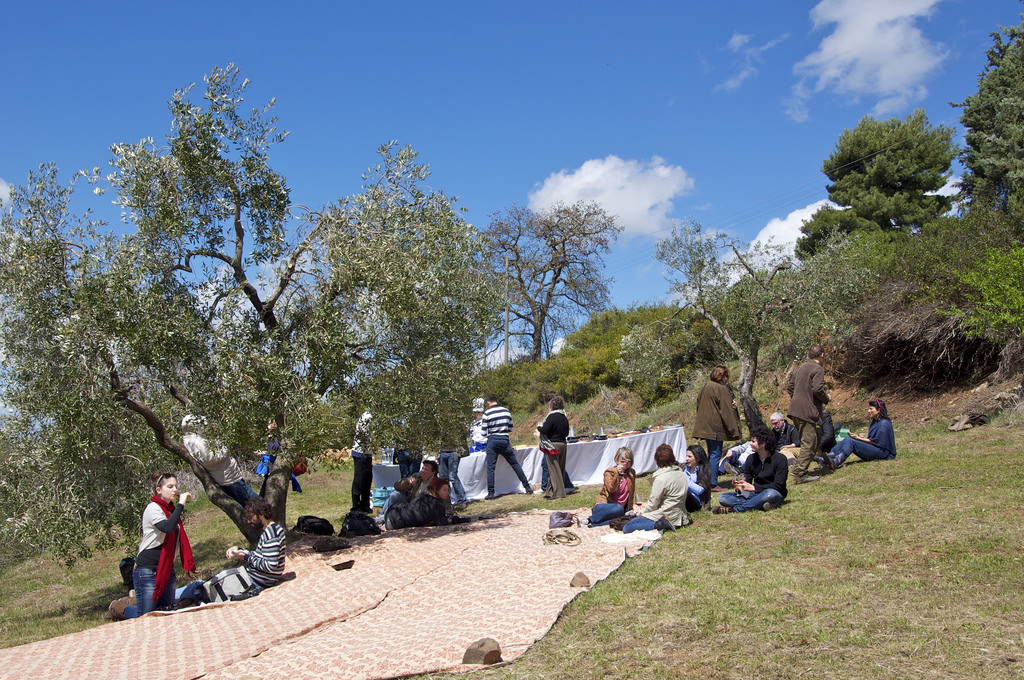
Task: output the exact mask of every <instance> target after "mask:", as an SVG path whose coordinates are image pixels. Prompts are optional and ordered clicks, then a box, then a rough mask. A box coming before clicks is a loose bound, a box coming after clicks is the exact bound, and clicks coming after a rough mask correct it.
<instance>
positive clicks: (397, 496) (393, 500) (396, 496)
mask: <svg viewBox="0 0 1024 680" xmlns="http://www.w3.org/2000/svg"><path fill="white" fill-rule="evenodd" d="M408 502H409V495H408V494H407V493H405V492H404V491H392V492H391V493H390V494H388V497H387V499H386V500H385V501H384V505H382V506H381V508H380V512H378V513H377V519H378V523H379V520H382V519H386V517H387V513H388V508H390V507H391V506H392V505H405V504H406V503H408Z"/></svg>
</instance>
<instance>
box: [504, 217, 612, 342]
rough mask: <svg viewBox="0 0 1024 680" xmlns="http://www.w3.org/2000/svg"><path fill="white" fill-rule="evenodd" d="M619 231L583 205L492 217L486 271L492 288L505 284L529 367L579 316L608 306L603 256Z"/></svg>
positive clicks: (515, 331) (514, 329)
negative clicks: (491, 273)
mask: <svg viewBox="0 0 1024 680" xmlns="http://www.w3.org/2000/svg"><path fill="white" fill-rule="evenodd" d="M621 231H622V227H621V226H619V225H618V224H616V221H615V218H614V217H613V216H611V215H609V214H608V213H607V212H605V210H604V208H602V207H601V206H600V205H599V204H597V203H584V202H582V201H580V202H577V203H574V204H572V205H565V204H562V203H559V204H556V205H555V206H553V207H551V208H550V209H548V210H545V211H540V212H535V211H533V210H530V209H528V208H523V207H520V206H512V207H511V208H509V209H508V210H506V211H504V212H497V213H494V214H493V215H492V216H491V224H490V226H489V228H488V230H487V234H486V236H487V244H488V248H489V254H490V258H491V264H490V266H491V269H492V271H494V272H495V278H496V281H498V282H499V283H498V284H497V285H498V286H502V285H507V286H508V291H509V311H510V314H511V317H512V321H511V330H510V333H511V335H513V336H517V337H519V338H521V339H524V340H525V344H526V346H527V347H528V348H529V358H530V361H538V360H540V359H541V357H542V356H543V354H544V353H545V350H547V351H548V352H550V350H551V345H552V342H553V340H554V339H555V338H557V337H558V336H559V335H562V334H565V333H568V332H570V331H572V330H573V329H574V328H575V323H574V321H575V319H576V317H577V316H578V315H579V314H580V313H581V312H583V313H586V314H594V313H596V312H599V311H601V310H602V309H604V308H605V307H606V306H607V305H608V284H609V282H610V279H608V278H607V277H605V275H604V273H603V270H604V260H603V256H604V255H605V254H607V253H608V252H609V251H610V249H611V244H612V243H613V242H614V241H615V239H616V238H617V237H618V235H619V232H621ZM500 290H501V288H500V287H499V288H497V289H496V290H495V291H494V294H495V295H498V294H499V291H500Z"/></svg>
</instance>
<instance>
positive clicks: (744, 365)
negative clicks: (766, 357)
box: [739, 347, 764, 439]
mask: <svg viewBox="0 0 1024 680" xmlns="http://www.w3.org/2000/svg"><path fill="white" fill-rule="evenodd" d="M752 350H753V351H752V352H751V353H749V354H747V353H744V354H743V355H742V356H740V380H739V382H740V406H742V407H743V417H744V418H745V419H746V421H747V439H750V433H751V432H752V431H753V429H754V428H755V427H758V426H760V425H764V418H763V417H762V416H761V407H760V406H759V405H758V403H757V400H756V399H754V378H755V376H756V375H757V355H758V353H759V352H760V347H754V348H752Z"/></svg>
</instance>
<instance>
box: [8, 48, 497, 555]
mask: <svg viewBox="0 0 1024 680" xmlns="http://www.w3.org/2000/svg"><path fill="white" fill-rule="evenodd" d="M205 85H206V86H205V91H204V92H203V93H202V97H201V99H200V101H199V102H197V101H196V99H198V98H197V97H196V96H195V93H194V92H193V90H192V88H191V87H189V88H185V89H183V90H180V91H178V92H176V93H175V94H174V96H173V98H172V99H171V101H170V103H169V104H170V109H171V114H172V125H171V132H170V134H169V135H168V137H167V140H166V143H165V144H162V145H159V144H157V143H155V142H154V141H153V140H152V139H147V140H143V141H141V142H139V143H135V144H118V145H115V146H114V147H112V151H113V159H112V160H111V165H112V168H113V171H112V172H111V173H110V174H109V175H107V176H106V177H102V176H100V173H99V169H98V168H96V169H95V170H94V171H93V173H91V174H85V173H79V175H76V179H78V180H82V179H83V177H82V175H85V177H84V179H86V180H88V181H90V182H92V183H93V185H94V186H95V189H94V191H96V192H97V193H101V192H102V191H103V190H104V189H107V188H109V189H111V190H112V191H113V192H114V194H115V195H116V199H115V202H116V203H117V204H118V205H119V206H120V207H121V210H122V216H123V219H124V221H125V223H126V227H125V228H124V229H123V233H122V234H120V235H115V234H108V233H103V232H102V231H101V230H102V228H103V225H101V224H98V223H96V222H94V221H92V220H90V219H89V215H85V216H84V217H79V218H76V217H74V216H73V215H72V210H71V199H72V186H62V185H61V184H60V181H59V178H58V172H57V170H56V168H54V167H52V166H42V167H40V169H39V170H38V171H36V172H33V173H31V175H30V176H29V180H28V183H27V185H26V186H24V187H16V188H14V190H13V191H12V194H11V204H12V210H10V211H8V212H5V214H4V215H3V217H2V222H0V258H2V260H0V301H2V311H0V313H2V314H3V324H2V326H0V351H2V352H3V356H4V371H3V380H2V384H0V388H2V400H3V403H4V405H5V406H6V407H7V409H8V411H7V413H6V415H5V416H4V418H3V430H2V436H3V439H4V443H5V446H4V447H3V449H2V453H0V456H2V466H3V469H4V471H5V475H4V477H3V480H2V481H0V505H3V506H4V511H3V512H4V519H5V520H6V521H5V522H3V524H2V526H3V528H0V533H10V534H11V536H10V538H12V539H13V540H16V541H21V542H23V543H26V544H30V545H38V546H39V547H40V548H54V549H57V550H58V551H62V554H65V555H69V556H73V555H74V554H77V553H80V552H82V551H83V550H85V549H87V544H86V541H85V540H84V538H82V539H81V540H78V539H76V538H75V536H84V535H85V534H86V533H93V534H95V533H96V531H98V530H102V529H106V528H108V527H111V526H113V525H115V524H120V525H122V526H123V527H125V528H127V529H129V530H130V532H131V533H132V534H133V535H134V529H135V526H136V525H137V522H138V514H139V513H140V512H141V510H142V503H144V501H145V499H146V498H148V496H149V492H148V491H147V489H146V485H145V484H144V483H143V480H145V479H146V478H148V475H149V473H151V472H153V471H154V470H157V469H159V468H160V467H161V466H164V467H167V466H168V465H176V466H178V467H181V466H188V467H191V469H192V470H193V471H194V472H195V473H196V475H197V476H198V477H199V478H200V479H201V481H202V483H203V485H204V487H205V489H206V491H207V493H208V494H209V496H210V499H211V500H212V501H213V502H214V503H215V504H216V505H217V506H219V507H220V508H221V509H222V510H224V512H225V513H227V514H228V515H229V516H230V517H231V518H232V520H234V522H235V523H236V525H237V526H238V527H239V530H240V531H242V533H243V534H245V535H246V536H247V537H248V538H250V539H254V538H255V537H256V536H257V535H258V533H259V532H258V530H257V529H255V528H253V527H250V526H248V525H247V524H246V523H245V522H244V517H243V513H242V508H241V507H240V506H239V505H238V504H237V503H236V502H235V501H233V500H232V499H231V498H230V497H228V496H227V495H226V494H225V493H223V491H221V490H220V488H219V487H217V486H216V484H215V483H213V480H212V479H211V478H210V476H209V474H208V473H207V472H206V471H205V470H204V469H203V468H202V467H201V466H199V465H198V464H197V463H196V461H194V460H193V459H192V458H191V456H190V455H189V453H188V452H187V450H186V449H185V448H184V447H183V445H182V443H181V430H180V427H179V425H180V422H181V419H182V417H183V415H185V414H196V415H201V416H203V417H205V418H206V419H207V420H208V422H209V423H210V425H211V429H212V430H213V432H214V435H215V436H216V437H217V438H218V439H219V440H220V441H221V442H222V443H224V444H225V445H227V446H228V447H229V449H230V450H231V451H232V453H233V454H235V455H236V456H247V455H251V452H252V451H253V450H254V449H258V448H260V447H261V446H262V445H263V443H264V436H265V432H266V427H267V423H268V420H271V419H273V420H275V421H276V422H277V424H278V426H279V433H280V437H281V440H282V442H283V443H284V446H283V447H282V451H281V454H280V460H279V464H278V465H277V467H275V469H274V472H273V473H272V474H271V475H270V478H269V480H268V491H267V497H268V500H269V501H270V502H271V504H272V505H273V506H274V508H275V514H276V516H277V518H278V520H279V521H280V520H283V519H284V513H285V504H286V499H287V492H288V484H287V480H288V473H289V471H290V469H291V464H290V461H292V460H294V459H295V458H296V457H297V456H299V455H316V454H317V453H319V452H321V451H322V450H324V449H325V448H328V447H336V446H339V445H348V444H349V443H350V442H351V436H352V430H353V427H354V422H355V419H356V417H358V415H359V413H361V412H362V411H363V410H364V409H366V408H371V409H373V410H374V411H375V413H376V414H378V417H375V418H374V419H373V421H372V426H371V427H372V429H371V437H372V439H373V441H374V442H376V443H377V444H380V443H391V442H395V441H401V442H403V443H405V444H407V445H410V446H415V445H422V446H427V447H431V446H436V445H437V444H438V442H440V441H441V440H442V439H447V438H451V437H452V436H454V435H455V434H456V433H457V432H459V431H460V430H461V428H462V427H463V424H464V422H465V421H466V420H467V419H468V418H469V408H468V402H469V397H470V396H471V395H472V393H473V387H472V384H473V380H474V377H475V368H476V363H477V362H478V360H479V352H480V349H481V348H482V346H483V340H484V338H483V335H484V331H483V330H482V329H487V328H489V327H492V326H493V310H492V309H491V307H490V300H489V299H488V298H487V296H486V294H485V293H486V282H487V277H486V276H485V275H484V268H483V267H482V266H481V263H482V254H481V253H482V250H481V244H480V239H479V235H478V234H477V232H476V231H475V230H474V229H473V228H472V227H471V226H470V225H468V224H467V223H466V222H465V221H464V220H463V219H462V218H461V216H460V214H459V212H458V211H457V210H456V208H455V207H454V199H453V198H450V197H448V196H446V195H445V194H443V193H441V192H440V191H436V190H433V189H429V188H427V187H426V186H425V180H426V179H427V177H428V175H429V172H428V169H427V168H426V166H424V165H420V164H418V163H417V160H416V156H417V155H416V153H415V152H413V151H412V150H411V149H409V148H408V147H406V148H400V147H399V146H397V145H396V144H395V143H393V142H392V143H388V144H385V145H384V146H382V147H381V148H380V149H379V154H380V162H379V163H378V164H377V165H375V166H374V167H372V168H370V169H369V171H367V172H366V173H365V174H364V175H363V180H364V189H363V191H361V192H360V193H358V194H356V195H353V196H349V197H346V198H341V199H338V200H336V201H334V202H331V203H328V204H326V205H324V206H323V207H322V208H320V209H317V210H311V209H306V208H302V207H299V206H294V205H292V204H291V202H290V197H289V189H288V186H287V183H286V181H285V178H284V177H283V176H282V175H281V174H280V173H279V172H277V171H275V170H274V169H272V167H271V166H270V162H269V154H270V151H271V150H272V148H273V147H274V145H276V144H278V143H280V142H282V141H283V140H284V139H285V136H286V135H285V133H283V132H281V131H279V130H278V129H277V119H276V118H275V117H273V116H272V115H271V107H272V106H273V101H271V102H270V104H268V105H267V106H265V107H262V108H260V109H253V110H251V111H246V110H244V109H243V107H242V102H243V95H244V93H245V91H246V88H247V86H248V81H243V80H241V78H240V76H239V73H238V70H237V69H236V68H235V67H234V66H229V67H227V68H224V69H219V68H218V69H215V70H214V71H213V72H212V73H211V74H210V75H209V76H207V77H206V83H205ZM72 184H74V183H72ZM79 196H81V195H79ZM75 200H76V201H77V200H79V198H76V199H75ZM12 470H14V471H17V472H16V473H15V474H9V473H10V471H12ZM22 474H24V475H25V476H24V477H20V476H19V475H22ZM65 530H66V531H65ZM51 531H65V534H66V535H65V536H64V538H62V539H61V540H48V539H47V538H46V535H45V534H46V532H51Z"/></svg>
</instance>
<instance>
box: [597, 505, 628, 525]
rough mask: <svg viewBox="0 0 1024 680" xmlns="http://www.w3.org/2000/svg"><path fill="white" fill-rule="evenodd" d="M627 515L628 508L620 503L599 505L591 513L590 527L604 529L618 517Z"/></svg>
mask: <svg viewBox="0 0 1024 680" xmlns="http://www.w3.org/2000/svg"><path fill="white" fill-rule="evenodd" d="M625 514H626V508H624V507H622V506H621V505H619V504H618V503H598V504H597V505H595V506H594V509H593V510H591V511H590V526H592V527H603V526H605V525H607V524H608V522H611V521H612V520H613V519H615V518H616V517H622V516H623V515H625Z"/></svg>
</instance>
